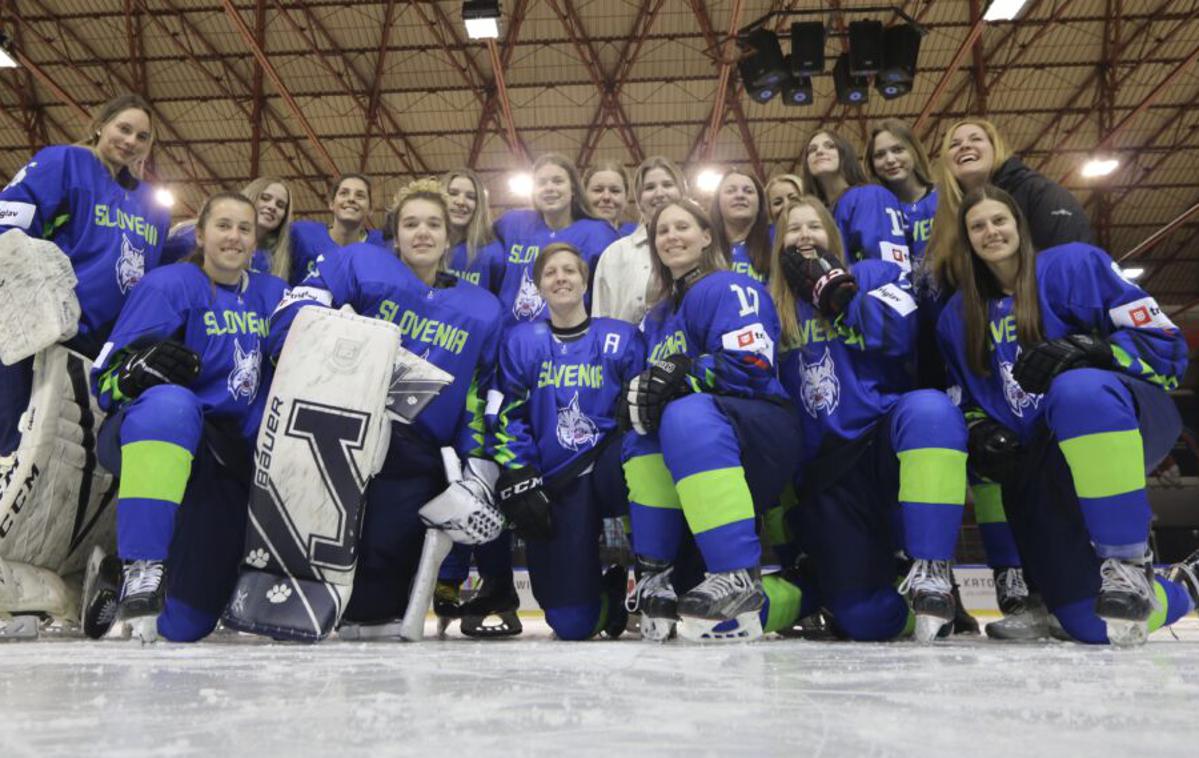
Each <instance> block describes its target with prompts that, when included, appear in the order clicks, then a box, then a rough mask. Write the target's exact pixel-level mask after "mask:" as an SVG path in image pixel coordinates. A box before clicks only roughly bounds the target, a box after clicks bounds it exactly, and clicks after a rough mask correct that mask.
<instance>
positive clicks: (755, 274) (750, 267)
mask: <svg viewBox="0 0 1199 758" xmlns="http://www.w3.org/2000/svg"><path fill="white" fill-rule="evenodd" d="M729 270H730V271H734V272H736V273H738V274H744V275H745V276H748V277H749V278H750V279H753V280H754V281H755V282H764V281H766V277H767V275H768V274H769V273H770V272H768V271H767V272H759V271H758V270H757V269H756V268H754V264H753V261H751V260H750V259H749V245H748V244H747V243H746V242H745V240H741V241H740V242H734V243H733V245H732V249H731V250H729Z"/></svg>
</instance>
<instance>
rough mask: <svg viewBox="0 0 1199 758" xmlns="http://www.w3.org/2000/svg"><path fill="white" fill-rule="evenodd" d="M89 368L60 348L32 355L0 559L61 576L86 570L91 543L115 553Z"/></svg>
mask: <svg viewBox="0 0 1199 758" xmlns="http://www.w3.org/2000/svg"><path fill="white" fill-rule="evenodd" d="M90 371H91V363H90V362H89V361H88V360H87V359H86V358H83V357H81V356H79V355H77V354H76V353H73V352H71V351H69V350H67V349H65V348H63V347H60V346H57V345H55V346H52V347H50V348H48V349H46V350H43V351H42V352H40V353H38V354H37V356H35V358H34V360H33V370H32V391H31V393H30V395H29V403H28V407H27V408H26V409H25V412H24V414H23V415H22V416H21V422H20V426H19V430H20V435H21V436H20V445H19V447H18V448H17V450H16V453H15V455H14V459H13V460H12V462H11V464H10V466H9V467H8V470H7V472H0V473H3V477H4V478H3V479H2V480H0V556H3V557H4V558H7V559H8V560H10V561H16V562H20V563H27V564H30V565H33V566H38V567H41V568H45V569H48V570H50V571H52V572H54V573H56V574H58V575H60V576H66V575H68V574H72V573H76V572H82V571H83V568H84V565H85V563H86V561H87V557H88V555H89V554H90V552H91V548H92V547H93V546H95V545H102V546H104V547H105V549H106V550H111V549H112V547H111V546H112V543H113V539H114V535H115V529H116V520H115V513H116V509H115V508H113V507H112V504H113V503H114V502H115V497H116V484H115V481H114V479H113V476H112V475H111V474H109V473H108V471H106V470H105V469H104V468H103V466H101V465H100V462H99V458H98V455H97V447H98V445H97V430H98V429H99V427H100V423H101V421H102V420H103V419H104V415H103V413H102V412H101V411H100V409H99V407H98V406H97V405H96V402H95V399H94V398H93V397H92V396H91V394H90V392H89V390H88V373H89V372H90ZM0 610H2V609H0Z"/></svg>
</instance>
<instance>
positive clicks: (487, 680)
mask: <svg viewBox="0 0 1199 758" xmlns="http://www.w3.org/2000/svg"><path fill="white" fill-rule="evenodd" d="M429 628H430V631H432V624H431V623H430V627H429ZM1174 630H1175V632H1176V633H1177V636H1178V638H1179V639H1175V638H1174V636H1172V635H1171V633H1170V632H1169V631H1166V630H1163V631H1159V632H1157V633H1156V634H1154V635H1153V636H1152V637H1151V638H1150V641H1149V643H1148V644H1147V645H1146V646H1145V647H1143V648H1140V649H1136V650H1113V649H1107V648H1093V647H1084V646H1082V645H1076V644H1069V643H1060V642H1054V643H1043V644H1042V643H1038V644H1011V643H1008V644H1002V643H997V642H988V641H986V640H982V639H979V638H963V637H956V638H954V639H952V640H949V641H944V642H941V643H938V644H936V645H934V646H931V647H921V646H919V645H917V644H915V643H913V642H897V643H890V644H853V643H831V642H810V641H800V640H783V639H766V640H763V641H760V642H758V643H754V644H749V645H745V644H736V645H726V646H717V647H699V646H693V645H687V644H685V643H681V642H671V643H668V644H665V645H658V644H653V643H647V642H642V641H639V640H634V639H621V640H616V641H591V642H585V643H565V642H557V641H553V640H551V639H550V635H549V631H548V629H547V627H546V626H545V625H544V622H542V621H540V620H536V619H526V631H525V633H524V635H523V636H521V637H519V638H517V639H513V640H505V641H474V640H467V639H465V638H461V637H458V638H456V639H455V638H451V639H448V640H445V641H435V640H434V641H429V642H424V643H415V644H413V643H408V644H403V643H343V642H337V641H330V642H326V643H322V644H320V645H316V646H300V645H284V644H276V643H268V642H264V641H259V640H258V639H257V638H249V637H245V636H240V635H230V634H223V635H219V636H218V637H217V638H215V639H212V640H210V641H207V642H203V643H200V644H195V645H177V644H163V643H158V644H154V645H148V646H142V645H141V644H139V643H137V642H90V641H84V640H80V639H46V638H43V639H42V640H39V641H36V642H11V643H6V644H3V645H0V746H2V747H3V750H2V751H0V755H3V756H5V757H6V758H7V757H8V756H38V757H39V758H41V757H42V756H55V755H64V756H65V755H70V756H78V755H89V756H90V755H120V756H201V755H203V756H232V755H238V756H240V755H250V756H256V757H257V758H264V757H265V756H327V757H328V758H343V757H344V756H356V755H372V756H383V755H413V754H434V755H452V756H461V758H465V757H466V756H470V755H477V754H483V753H484V752H485V751H486V752H488V753H492V754H500V755H507V754H512V753H517V754H557V755H564V754H570V755H603V756H609V757H612V756H624V755H644V754H655V755H657V754H687V755H696V754H698V755H728V754H738V755H800V754H805V755H831V756H844V755H852V756H858V755H897V756H908V755H919V756H922V758H923V757H926V756H940V755H945V756H961V757H963V758H964V757H967V756H968V757H969V758H974V757H975V756H989V755H1004V756H1027V755H1053V756H1066V755H1085V756H1107V755H1142V756H1152V758H1162V757H1163V756H1173V755H1179V756H1182V755H1185V756H1194V755H1196V754H1197V752H1199V620H1196V619H1195V618H1194V616H1191V617H1189V618H1188V619H1187V620H1185V621H1183V622H1180V623H1179V624H1177V625H1176V626H1175V627H1174Z"/></svg>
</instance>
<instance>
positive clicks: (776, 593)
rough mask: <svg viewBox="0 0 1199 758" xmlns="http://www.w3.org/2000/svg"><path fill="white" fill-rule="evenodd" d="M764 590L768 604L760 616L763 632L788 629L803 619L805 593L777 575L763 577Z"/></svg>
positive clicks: (760, 612) (763, 607)
mask: <svg viewBox="0 0 1199 758" xmlns="http://www.w3.org/2000/svg"><path fill="white" fill-rule="evenodd" d="M762 590H763V592H765V594H766V604H765V605H763V606H762V610H761V611H759V615H760V616H761V619H762V631H763V632H767V633H769V632H777V631H778V630H780V629H788V628H790V627H792V626H794V625H795V622H797V621H799V620H800V619H801V618H803V615H802V613H803V611H802V606H803V591H802V590H801V589H800V588H799V587H797V586H796V585H794V584H792V583H791V582H788V581H787V580H786V579H783V578H782V577H781V576H778V575H777V574H771V575H770V576H764V577H762Z"/></svg>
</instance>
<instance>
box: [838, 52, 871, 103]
mask: <svg viewBox="0 0 1199 758" xmlns="http://www.w3.org/2000/svg"><path fill="white" fill-rule="evenodd" d="M849 66H850V64H849V56H848V55H845V54H842V55H841V56H840V57H839V58H837V64H836V65H835V66H833V84H835V85H836V87H837V102H839V103H841V104H842V105H862V104H864V103H865V102H866V100H867V98H869V96H870V80H869V79H867V78H866V77H864V76H854V75H853V74H851V73H850V72H849Z"/></svg>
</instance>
